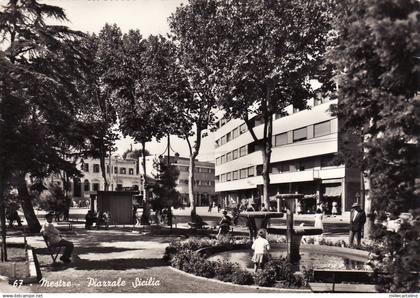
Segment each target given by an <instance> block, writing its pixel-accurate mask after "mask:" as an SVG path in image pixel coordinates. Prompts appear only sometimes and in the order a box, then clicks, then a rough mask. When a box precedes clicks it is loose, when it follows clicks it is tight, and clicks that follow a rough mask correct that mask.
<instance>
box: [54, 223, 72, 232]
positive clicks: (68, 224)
mask: <svg viewBox="0 0 420 298" xmlns="http://www.w3.org/2000/svg"><path fill="white" fill-rule="evenodd" d="M55 224H56V225H57V227H58V226H67V227H68V230H69V231H72V230H73V224H72V223H71V222H70V221H56V222H55Z"/></svg>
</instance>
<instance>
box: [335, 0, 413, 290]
mask: <svg viewBox="0 0 420 298" xmlns="http://www.w3.org/2000/svg"><path fill="white" fill-rule="evenodd" d="M334 25H335V30H336V32H335V33H336V35H335V38H334V39H332V44H331V48H330V50H329V55H328V56H329V61H330V62H331V63H332V64H333V65H334V66H335V67H336V77H335V81H336V83H337V96H338V99H339V101H338V105H337V109H336V113H337V114H338V116H339V117H340V119H341V120H342V123H343V130H344V131H345V132H347V133H349V134H356V135H364V136H365V141H364V143H363V144H364V147H365V148H366V150H364V151H362V153H363V160H364V162H365V167H366V170H367V171H368V173H369V178H370V182H371V183H370V187H371V188H370V193H369V196H370V198H371V200H372V207H373V210H374V211H375V212H376V213H377V216H378V217H379V220H380V221H382V220H384V219H385V218H386V214H387V213H388V214H390V216H391V217H394V218H395V217H398V216H399V215H400V214H401V213H402V212H409V213H411V216H413V217H414V218H415V217H416V216H419V210H417V211H415V208H419V207H420V198H419V196H418V194H417V195H416V193H415V179H416V176H418V173H417V174H416V167H418V162H419V161H418V156H416V151H417V152H418V150H419V147H418V144H419V132H420V127H419V123H420V98H419V95H418V91H419V73H420V72H419V71H420V64H419V50H418V49H419V47H420V34H419V32H420V30H419V29H420V3H419V2H418V1H415V0H382V1H379V0H352V1H347V2H345V3H344V2H343V3H340V5H339V8H338V10H337V17H336V20H335V24H334ZM414 223H415V221H412V222H410V221H408V222H407V223H405V224H403V225H402V226H401V229H400V230H398V231H386V229H384V228H383V227H382V226H380V225H376V226H374V235H373V236H374V239H375V240H376V242H377V243H378V244H380V247H381V249H380V250H379V251H378V253H379V263H378V266H377V268H376V269H377V270H379V271H382V272H387V273H388V276H386V277H385V278H384V279H383V280H382V282H381V287H382V289H381V290H382V291H390V292H415V291H418V283H417V282H418V276H416V275H413V274H411V273H410V271H415V270H417V269H416V268H418V266H420V264H419V261H418V260H420V255H419V246H420V241H419V235H420V231H419V229H418V226H416V225H415V224H414Z"/></svg>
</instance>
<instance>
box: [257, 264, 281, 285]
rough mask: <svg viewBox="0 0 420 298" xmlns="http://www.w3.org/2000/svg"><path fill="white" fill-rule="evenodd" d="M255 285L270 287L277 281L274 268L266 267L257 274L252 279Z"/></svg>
mask: <svg viewBox="0 0 420 298" xmlns="http://www.w3.org/2000/svg"><path fill="white" fill-rule="evenodd" d="M254 280H255V283H256V284H257V285H258V286H261V287H272V286H274V284H275V283H276V280H277V272H276V270H275V268H272V267H269V266H266V267H265V269H264V270H262V271H260V272H257V273H256V274H255V277H254Z"/></svg>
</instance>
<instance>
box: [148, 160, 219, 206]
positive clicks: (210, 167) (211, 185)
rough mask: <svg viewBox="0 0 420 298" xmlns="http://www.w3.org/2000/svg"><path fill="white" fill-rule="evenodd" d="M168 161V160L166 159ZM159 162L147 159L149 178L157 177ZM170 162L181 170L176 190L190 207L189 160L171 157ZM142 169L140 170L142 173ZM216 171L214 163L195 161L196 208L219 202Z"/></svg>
mask: <svg viewBox="0 0 420 298" xmlns="http://www.w3.org/2000/svg"><path fill="white" fill-rule="evenodd" d="M166 160H167V159H166ZM156 161H157V157H156V156H147V157H146V172H147V176H151V177H155V176H156V174H157V170H156V168H155V167H154V163H155V162H156ZM170 162H171V164H172V165H175V166H176V167H177V168H178V170H179V177H178V180H177V187H176V189H177V190H178V191H179V193H180V194H181V197H182V199H183V202H184V205H185V206H188V205H189V198H188V175H189V158H186V157H179V156H171V157H170ZM141 170H142V169H140V171H141ZM214 174H215V169H214V163H212V162H204V161H198V160H196V161H195V168H194V185H195V187H194V198H195V200H196V206H209V204H211V203H212V202H213V201H215V202H217V197H216V195H215V176H214Z"/></svg>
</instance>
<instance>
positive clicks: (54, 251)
mask: <svg viewBox="0 0 420 298" xmlns="http://www.w3.org/2000/svg"><path fill="white" fill-rule="evenodd" d="M41 235H42V238H43V239H44V241H45V244H46V246H47V249H48V252H49V253H50V255H51V258H52V260H53V264H54V265H55V264H57V257H58V255H59V254H60V252H61V249H62V248H64V246H61V245H56V244H50V242H49V240H48V237H46V236H45V235H44V234H42V233H41Z"/></svg>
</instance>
